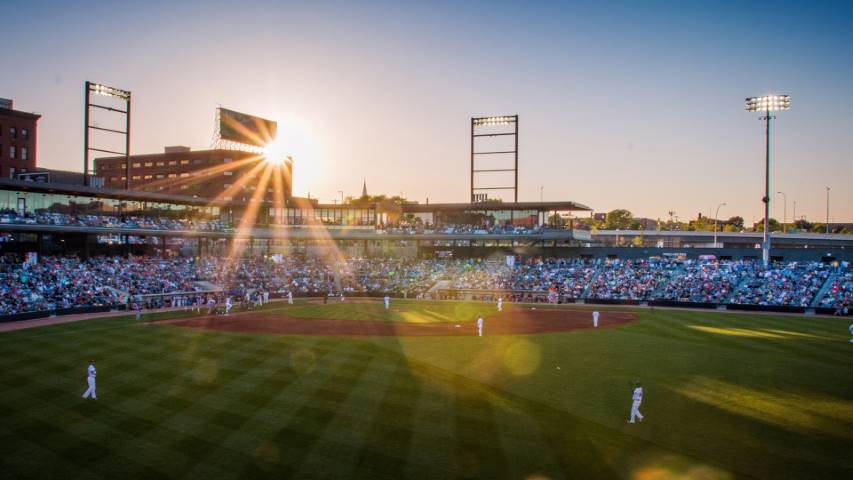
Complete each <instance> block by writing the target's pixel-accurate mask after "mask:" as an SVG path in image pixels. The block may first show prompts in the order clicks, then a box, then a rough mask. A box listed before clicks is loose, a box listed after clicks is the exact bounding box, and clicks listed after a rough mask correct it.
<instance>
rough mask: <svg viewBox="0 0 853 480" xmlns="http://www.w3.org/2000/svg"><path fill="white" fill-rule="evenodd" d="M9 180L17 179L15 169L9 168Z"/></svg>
mask: <svg viewBox="0 0 853 480" xmlns="http://www.w3.org/2000/svg"><path fill="white" fill-rule="evenodd" d="M9 178H11V179H13V180H14V179H15V167H9Z"/></svg>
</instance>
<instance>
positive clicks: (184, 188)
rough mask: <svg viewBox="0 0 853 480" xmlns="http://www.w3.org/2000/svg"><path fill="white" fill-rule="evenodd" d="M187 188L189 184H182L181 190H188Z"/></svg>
mask: <svg viewBox="0 0 853 480" xmlns="http://www.w3.org/2000/svg"><path fill="white" fill-rule="evenodd" d="M187 188H189V185H181V190H186V189H187Z"/></svg>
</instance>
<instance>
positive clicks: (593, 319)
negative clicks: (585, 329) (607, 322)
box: [592, 317, 598, 328]
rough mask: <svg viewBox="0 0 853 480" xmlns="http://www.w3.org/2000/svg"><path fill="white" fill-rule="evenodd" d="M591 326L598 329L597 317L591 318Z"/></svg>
mask: <svg viewBox="0 0 853 480" xmlns="http://www.w3.org/2000/svg"><path fill="white" fill-rule="evenodd" d="M592 326H593V327H595V328H598V317H592Z"/></svg>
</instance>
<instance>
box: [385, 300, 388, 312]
mask: <svg viewBox="0 0 853 480" xmlns="http://www.w3.org/2000/svg"><path fill="white" fill-rule="evenodd" d="M388 307H389V302H385V310H388Z"/></svg>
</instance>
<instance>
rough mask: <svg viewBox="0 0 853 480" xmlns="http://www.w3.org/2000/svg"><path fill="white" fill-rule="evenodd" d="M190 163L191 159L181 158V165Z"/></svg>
mask: <svg viewBox="0 0 853 480" xmlns="http://www.w3.org/2000/svg"><path fill="white" fill-rule="evenodd" d="M189 164H190V161H189V160H181V165H189Z"/></svg>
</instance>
